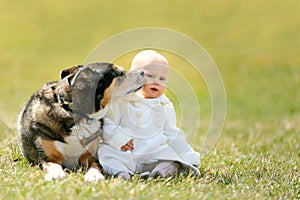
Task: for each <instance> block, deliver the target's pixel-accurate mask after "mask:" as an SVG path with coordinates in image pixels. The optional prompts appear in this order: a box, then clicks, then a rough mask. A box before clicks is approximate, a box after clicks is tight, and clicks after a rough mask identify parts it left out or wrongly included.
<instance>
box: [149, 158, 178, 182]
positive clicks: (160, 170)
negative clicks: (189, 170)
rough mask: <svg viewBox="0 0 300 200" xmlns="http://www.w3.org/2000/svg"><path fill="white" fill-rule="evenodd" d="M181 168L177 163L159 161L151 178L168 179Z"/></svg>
mask: <svg viewBox="0 0 300 200" xmlns="http://www.w3.org/2000/svg"><path fill="white" fill-rule="evenodd" d="M179 168H180V163H179V162H176V161H159V162H158V164H157V165H156V166H155V167H154V169H153V170H152V171H151V173H150V175H149V177H151V178H156V177H161V178H166V177H169V176H172V175H174V174H175V173H176V172H177V170H178V169H179Z"/></svg>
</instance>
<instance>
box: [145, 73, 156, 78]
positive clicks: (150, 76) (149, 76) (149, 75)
mask: <svg viewBox="0 0 300 200" xmlns="http://www.w3.org/2000/svg"><path fill="white" fill-rule="evenodd" d="M146 76H147V77H148V78H153V77H154V75H152V74H146Z"/></svg>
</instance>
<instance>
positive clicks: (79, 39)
mask: <svg viewBox="0 0 300 200" xmlns="http://www.w3.org/2000/svg"><path fill="white" fill-rule="evenodd" d="M0 4H1V6H0V37H1V39H0V94H1V99H0V111H1V116H0V119H1V121H2V123H4V124H6V125H8V126H9V127H12V128H13V127H15V119H16V116H17V114H18V112H19V111H20V109H21V107H22V106H23V104H24V103H25V101H27V99H28V98H29V96H30V95H31V94H32V93H33V92H34V91H35V90H37V89H38V88H40V87H41V86H42V85H43V84H44V83H45V82H47V81H51V80H56V79H58V77H59V71H60V70H61V69H63V68H66V67H69V66H73V65H77V64H81V63H82V62H83V61H84V59H85V58H86V56H87V55H88V54H89V52H90V51H91V50H92V49H93V48H94V47H95V46H96V45H98V44H99V43H100V42H103V41H104V40H105V39H107V38H108V37H110V36H113V35H115V34H118V33H120V32H122V31H126V30H129V29H134V28H142V27H162V28H169V29H173V30H176V31H179V32H182V33H184V34H186V35H188V36H190V37H191V38H193V39H194V40H196V41H197V42H198V43H199V44H201V45H202V46H203V47H204V48H205V49H206V50H207V52H208V53H209V54H210V56H211V57H212V58H213V60H214V61H215V63H216V65H217V66H218V68H219V70H220V73H221V75H222V76H223V80H224V84H225V88H226V94H227V121H229V122H230V121H244V122H245V123H255V122H261V121H265V120H271V121H280V120H285V119H293V118H295V117H296V118H297V116H298V117H299V102H300V94H299V73H300V67H299V66H300V56H299V50H300V36H299V32H300V17H299V14H298V11H299V9H300V1H298V0H285V1H279V0H263V1H259V0H253V1H238V0H228V1H198V0H187V1H183V0H182V1H175V0H174V1H173V0H164V1H156V0H153V1H136V0H129V1H111V0H110V1H108V0H107V1H106V0H101V1H99V0H92V1H79V0H73V1H65V0H62V1H53V0H52V1H50V0H45V1H38V0H30V1H25V0H18V1H4V0H1V1H0ZM108 50H109V49H108ZM122 62H123V63H117V64H120V65H124V66H128V65H129V64H130V63H129V60H128V59H127V60H124V59H123V60H122ZM171 62H172V64H173V65H174V66H178V68H180V66H182V65H179V64H178V63H177V62H176V59H175V60H173V59H172V61H171ZM178 62H179V61H178ZM198 85H199V86H197V82H195V83H194V87H195V88H197V87H199V88H200V87H201V88H202V87H203V84H198ZM201 91H202V92H203V94H202V93H201ZM199 92H200V93H199V94H197V95H199V96H200V97H201V96H203V101H204V103H203V105H204V111H205V106H206V102H205V101H206V100H207V102H209V96H208V94H207V91H205V90H201V89H200V90H199ZM205 99H206V100H205ZM208 104H209V103H208ZM208 104H207V105H208Z"/></svg>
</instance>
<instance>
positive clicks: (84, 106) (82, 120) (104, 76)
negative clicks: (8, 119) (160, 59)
mask: <svg viewBox="0 0 300 200" xmlns="http://www.w3.org/2000/svg"><path fill="white" fill-rule="evenodd" d="M60 76H61V80H60V81H53V82H49V83H46V84H45V85H44V86H43V87H42V88H41V89H40V90H38V91H36V92H35V93H34V94H33V95H32V96H31V98H30V99H29V101H28V102H27V103H26V104H25V106H24V107H23V109H22V111H21V112H20V114H19V117H18V120H17V131H18V139H19V145H20V149H21V152H22V154H23V155H24V157H25V158H26V159H27V160H28V161H29V162H30V163H31V164H33V165H40V166H41V167H42V168H43V169H44V170H45V171H46V174H45V179H46V180H53V179H62V178H65V176H66V174H65V171H64V169H65V168H66V169H70V170H76V169H79V168H83V169H86V170H87V172H86V173H85V175H84V180H85V181H91V182H96V181H99V180H104V175H103V174H102V170H101V166H100V165H99V164H98V160H97V155H96V153H97V148H98V145H99V139H100V138H101V137H99V136H101V131H102V123H103V120H102V119H103V117H104V116H105V114H106V112H107V110H108V109H109V106H110V102H111V101H112V99H118V98H122V97H124V96H126V95H128V94H129V93H132V92H135V91H137V90H138V89H140V88H141V87H142V86H143V84H144V77H143V72H125V71H124V70H122V69H121V68H120V67H118V66H117V65H114V64H111V63H104V62H102V63H92V64H87V65H85V66H83V65H78V66H74V67H71V68H68V69H65V70H62V71H61V73H60Z"/></svg>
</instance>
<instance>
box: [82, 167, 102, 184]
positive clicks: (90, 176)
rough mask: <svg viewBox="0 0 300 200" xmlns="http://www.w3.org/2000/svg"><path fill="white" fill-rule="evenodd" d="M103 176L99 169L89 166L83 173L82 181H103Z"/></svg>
mask: <svg viewBox="0 0 300 200" xmlns="http://www.w3.org/2000/svg"><path fill="white" fill-rule="evenodd" d="M104 179H105V177H104V176H103V174H101V173H100V172H99V170H97V169H95V168H93V167H91V168H89V170H88V171H87V172H86V174H85V175H84V181H87V182H98V181H103V180H104Z"/></svg>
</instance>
